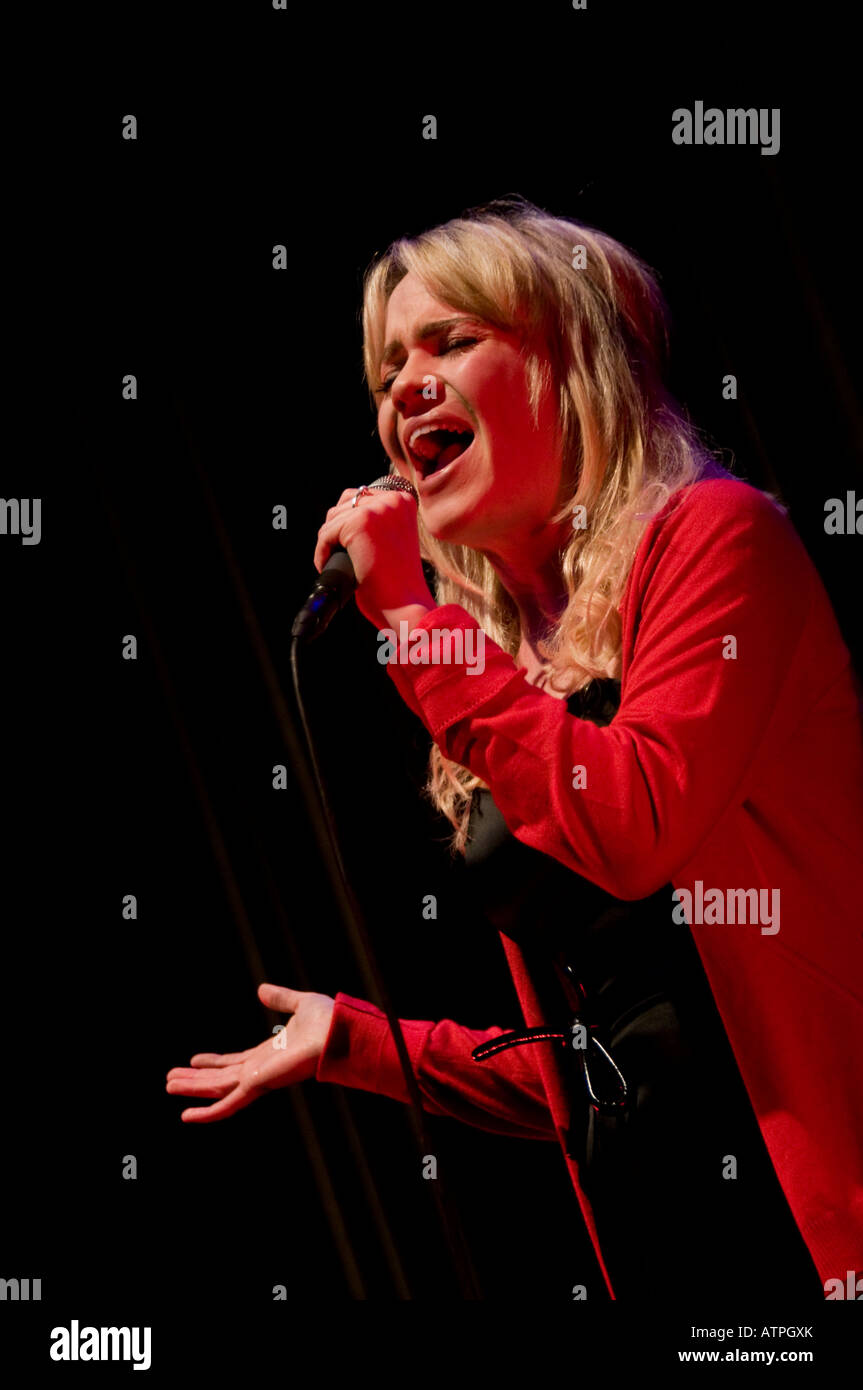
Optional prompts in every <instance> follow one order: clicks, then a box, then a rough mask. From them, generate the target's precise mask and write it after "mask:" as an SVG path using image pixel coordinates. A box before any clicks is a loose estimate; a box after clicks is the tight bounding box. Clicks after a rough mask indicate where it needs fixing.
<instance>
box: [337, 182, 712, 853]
mask: <svg viewBox="0 0 863 1390" xmlns="http://www.w3.org/2000/svg"><path fill="white" fill-rule="evenodd" d="M578 248H583V250H581V251H579V249H578ZM408 273H413V274H414V275H415V276H416V277H417V278H418V279H419V280H420V281H421V282H422V284H423V285H424V287H425V288H426V289H427V290H428V292H429V293H430V294H432V295H433V296H434V297H435V298H436V299H439V300H441V301H442V302H444V303H446V304H448V305H451V306H452V307H453V308H454V309H457V310H460V311H462V312H466V313H470V314H472V315H474V316H476V317H478V318H480V319H482V320H484V321H485V322H487V323H490V324H492V325H494V326H496V327H498V328H500V329H503V330H505V331H510V332H513V331H515V332H518V333H519V335H520V337H521V342H522V353H523V356H524V359H525V366H526V372H527V382H528V386H529V400H530V409H531V414H532V417H533V421H534V425H535V426H536V425H537V422H538V412H539V407H540V402H541V399H542V395H543V392H544V391H545V390H546V389H548V387H551V388H552V389H553V390H554V392H555V395H556V399H557V402H558V417H559V426H560V431H561V440H562V452H563V477H562V488H561V494H560V497H561V498H562V499H563V500H562V501H561V502H560V506H559V510H558V511H557V512H556V513H555V514H554V515H553V517H551V518H550V521H551V522H554V523H557V522H560V521H563V520H564V519H565V518H567V517H568V516H571V515H577V516H578V518H579V522H581V521H583V522H584V524H583V525H581V524H579V526H578V527H573V528H572V529H571V532H570V534H569V539H568V540H567V542H566V544H565V545H564V547H563V549H562V550H561V552H560V555H559V564H560V574H561V580H562V584H563V586H564V587H565V593H566V604H565V607H564V609H563V611H562V613H561V615H560V617H559V618H558V619H557V621H556V623H554V624H551V625H550V626H549V628H548V631H547V632H546V634H545V636H544V638H543V640H541V642H540V643H539V644H538V646H539V651H540V653H541V655H542V656H543V657H544V658H545V659H546V660H547V661H549V663H550V672H549V677H550V681H551V683H552V684H553V685H554V687H555V688H556V689H557V690H558V691H560V692H562V693H563V694H565V695H570V694H572V693H573V692H574V691H576V690H580V689H581V688H582V687H584V686H586V685H588V684H589V683H590V681H591V680H593V679H596V678H611V679H619V673H620V654H621V627H620V617H619V614H618V611H617V609H618V605H619V603H620V601H621V599H622V596H623V591H624V587H625V584H626V579H627V576H628V574H629V570H630V568H631V565H632V561H633V558H634V555H635V551H636V548H637V546H638V542H639V539H640V537H641V535H642V532H643V531H644V528H645V527H646V525H647V523H648V521H649V520H650V518H651V517H652V516H654V515H655V514H656V513H657V512H658V511H659V510H660V509H661V508H662V507H663V506H664V505H665V503H666V502H667V500H668V499H669V498H670V497H671V496H672V494H673V493H675V492H676V491H677V490H678V489H680V488H683V487H686V486H687V485H689V484H690V483H693V482H696V481H698V480H699V479H700V478H702V477H704V476H707V475H711V476H715V475H717V474H719V475H722V474H724V473H726V470H725V469H724V468H723V467H722V465H721V464H720V462H719V461H718V457H717V456H716V455H715V454H714V453H712V452H711V451H710V450H708V449H707V447H706V446H705V445H704V444H703V443H702V442H701V439H700V438H699V435H698V432H697V431H696V429H695V427H694V426H693V425H692V424H691V422H690V420H689V418H688V415H687V414H686V413H685V411H684V410H683V408H682V407H681V406H680V405H679V404H678V403H677V402H676V401H675V399H674V398H673V397H672V396H671V395H670V393H669V392H668V391H667V389H666V388H665V386H664V385H663V380H662V378H663V372H664V369H665V366H666V364H667V358H668V345H669V334H668V330H669V316H668V310H667V306H666V303H665V300H664V297H663V295H662V293H661V291H660V288H659V284H658V281H657V278H656V275H655V273H654V272H653V271H652V270H651V269H650V268H649V267H648V266H647V265H646V264H645V263H644V262H643V261H642V260H641V259H640V258H639V257H638V256H637V255H636V254H635V253H634V252H633V251H631V250H629V249H628V248H627V247H625V246H623V245H621V243H620V242H618V241H615V240H614V238H613V237H611V236H608V235H607V234H606V233H605V232H601V231H598V230H597V229H596V228H594V227H590V226H587V225H585V224H584V223H581V222H576V221H574V220H573V219H571V218H564V217H554V216H551V215H550V214H548V213H546V212H544V211H543V210H542V209H540V208H538V207H536V206H535V205H534V204H532V203H530V202H528V201H527V200H526V199H523V198H520V197H511V198H506V199H501V200H496V201H495V202H492V203H487V204H485V205H484V206H482V207H477V208H472V209H470V210H469V211H468V212H466V213H464V214H463V215H462V216H461V217H458V218H454V219H453V220H452V221H450V222H446V223H444V224H443V225H442V226H439V227H434V228H432V229H430V230H429V231H425V232H423V233H422V234H421V235H419V236H416V237H411V238H401V239H399V240H398V241H395V242H394V243H393V244H392V245H391V246H390V247H389V248H388V250H387V251H385V252H384V253H383V254H382V255H381V256H380V257H378V258H377V259H376V260H375V261H373V263H372V264H371V265H370V266H369V268H368V270H367V271H366V273H365V276H364V281H363V357H364V368H365V377H366V382H367V384H368V387H369V391H370V394H371V396H372V401H373V402H374V399H375V398H374V388H375V387H376V386H377V385H378V381H379V369H380V363H381V357H382V354H383V348H384V341H385V338H384V335H385V321H386V309H387V303H388V301H389V297H390V295H391V294H392V292H393V290H394V289H395V287H396V285H397V284H398V283H399V281H400V280H401V279H403V277H404V276H405V275H407V274H408ZM395 471H396V470H395V468H394V467H392V468H391V472H395ZM576 508H583V509H584V510H583V512H579V513H575V509H576ZM419 539H420V552H421V554H422V556H423V559H424V560H426V561H428V563H429V564H431V566H432V567H433V569H434V571H435V575H434V590H435V596H436V598H437V601H438V603H439V604H441V605H443V604H445V603H458V604H461V606H462V607H463V608H465V609H466V610H467V612H468V613H470V614H471V615H472V616H473V617H474V618H475V619H476V620H477V622H478V623H479V624H480V626H481V627H482V628H483V630H484V631H485V632H486V633H487V634H488V636H489V637H491V638H492V639H493V641H495V642H496V643H497V644H498V645H499V646H500V647H501V648H503V650H504V651H506V652H508V653H509V654H510V655H511V656H513V657H515V656H516V655H517V652H518V649H519V645H520V642H521V635H522V634H521V630H520V623H519V616H518V611H517V608H516V605H515V603H514V601H513V600H512V598H511V597H510V596H509V594H508V593H507V592H506V590H505V589H504V587H503V585H502V584H501V582H500V580H499V579H498V576H497V574H496V572H495V570H494V568H493V567H492V565H491V563H490V562H489V561H488V560H487V559H486V558H485V556H484V555H483V554H481V553H480V552H479V551H476V550H472V549H471V548H470V547H468V546H465V545H458V544H454V543H451V542H441V541H437V540H436V539H435V538H434V537H433V536H431V535H429V533H428V531H427V530H426V528H425V526H424V524H423V520H422V516H421V514H420V517H419ZM485 785H486V784H485V783H484V782H483V781H482V779H481V778H479V777H478V776H476V775H475V774H474V773H471V772H470V771H469V769H467V768H464V767H461V766H460V765H459V764H458V763H454V762H452V761H451V760H450V759H448V758H446V757H444V756H443V754H442V753H441V752H440V749H439V748H438V747H437V746H436V745H435V744H433V745H432V749H431V754H430V762H429V776H428V781H427V783H426V786H425V788H424V792H425V795H426V796H427V797H428V798H429V799H430V800H431V802H432V803H433V805H434V806H435V807H436V808H437V809H438V811H440V812H441V813H442V814H443V815H445V816H446V817H447V819H448V820H449V822H450V824H451V825H452V827H453V831H454V834H453V836H452V838H451V850H452V852H453V853H454V854H456V853H463V852H464V847H465V844H466V842H467V834H468V821H469V817H470V806H471V799H472V793H473V791H474V789H475V788H476V787H482V786H485Z"/></svg>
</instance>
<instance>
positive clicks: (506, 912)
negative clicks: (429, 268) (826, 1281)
mask: <svg viewBox="0 0 863 1390" xmlns="http://www.w3.org/2000/svg"><path fill="white" fill-rule="evenodd" d="M619 694H620V687H619V683H618V682H616V681H594V682H592V684H591V685H590V686H588V687H587V689H586V690H585V691H578V692H576V693H575V694H574V695H573V696H571V697H570V699H569V700H568V702H567V704H568V708H569V710H570V712H571V713H572V714H575V715H578V716H579V717H580V718H584V719H589V720H591V721H592V722H594V723H596V724H600V725H605V724H608V723H610V721H611V720H612V719H613V717H614V714H615V712H616V709H617V705H618V703H619ZM463 881H464V882H465V884H466V885H467V889H468V892H469V893H470V894H471V895H472V896H473V895H475V901H476V906H477V910H479V911H481V912H482V913H483V914H484V915H485V916H486V918H487V919H488V920H489V922H490V923H491V924H492V925H493V926H494V927H496V928H497V929H498V930H499V931H501V932H503V933H504V934H505V935H506V936H508V937H511V938H512V939H513V940H514V941H515V942H517V944H518V946H519V947H520V949H521V951H522V953H523V955H524V957H525V961H526V964H527V966H528V969H529V971H530V974H531V979H532V981H533V983H534V985H535V987H536V990H537V993H538V995H539V998H540V1000H541V1002H542V1007H543V1012H544V1017H545V1022H546V1023H547V1024H548V1025H549V1027H560V1028H562V1029H564V1030H568V1029H569V1027H570V1024H571V1020H572V1018H573V998H574V997H575V998H576V999H578V997H579V995H578V992H577V993H576V995H575V996H573V993H572V991H571V990H570V988H569V987H568V983H569V981H570V980H576V981H577V982H578V986H579V987H580V997H581V999H582V1001H584V1005H585V1007H584V1009H583V1011H582V1016H585V1015H586V1016H587V1018H588V1019H589V1022H590V1025H591V1034H592V1036H593V1037H595V1038H596V1040H597V1041H598V1042H599V1043H601V1044H602V1047H603V1048H604V1049H605V1052H606V1054H607V1055H608V1057H610V1059H611V1061H612V1062H613V1064H614V1065H615V1066H616V1068H617V1072H615V1071H614V1070H613V1068H612V1067H611V1065H610V1064H609V1063H607V1062H605V1061H604V1058H603V1053H602V1050H601V1049H599V1048H596V1047H595V1046H593V1047H592V1049H588V1051H587V1052H582V1054H581V1056H582V1057H587V1058H589V1059H592V1060H591V1062H590V1067H589V1073H590V1080H591V1084H592V1086H593V1088H594V1098H596V1097H597V1095H599V1096H600V1098H602V1097H606V1098H608V1099H610V1100H611V1101H612V1104H611V1106H610V1107H608V1108H609V1110H610V1114H606V1115H604V1114H603V1113H601V1111H599V1110H597V1108H596V1106H595V1105H594V1104H592V1103H591V1100H590V1098H589V1095H588V1088H587V1083H586V1080H585V1076H584V1074H583V1072H582V1070H581V1069H580V1063H576V1060H575V1054H573V1053H571V1052H570V1051H567V1052H566V1055H567V1061H566V1063H565V1065H566V1066H567V1067H568V1068H569V1070H570V1073H571V1084H570V1095H571V1097H572V1127H571V1131H570V1135H569V1152H570V1154H571V1155H572V1157H574V1158H575V1159H576V1162H577V1164H578V1170H579V1174H580V1177H581V1182H582V1186H583V1188H584V1190H585V1192H586V1194H587V1195H588V1197H589V1199H590V1202H591V1205H592V1207H593V1211H594V1216H595V1220H596V1225H597V1233H598V1236H599V1242H600V1246H601V1249H602V1252H603V1257H604V1259H605V1261H606V1265H607V1267H608V1271H609V1274H610V1276H611V1280H612V1283H613V1285H614V1288H615V1293H616V1296H617V1298H618V1299H620V1300H627V1301H629V1300H640V1301H644V1300H646V1299H648V1298H649V1299H651V1300H658V1301H666V1300H673V1301H675V1302H680V1301H681V1300H684V1301H685V1300H686V1299H687V1298H689V1297H692V1298H694V1299H699V1300H700V1299H702V1298H704V1297H709V1298H716V1299H722V1300H723V1302H728V1301H729V1300H735V1299H738V1298H749V1299H756V1300H758V1302H759V1303H763V1302H765V1301H767V1302H769V1301H770V1300H771V1299H772V1298H775V1297H779V1298H785V1299H788V1298H793V1299H795V1301H802V1302H804V1303H805V1304H810V1303H811V1302H813V1301H823V1299H824V1288H823V1285H822V1282H821V1279H820V1276H819V1274H818V1271H817V1269H816V1267H815V1264H814V1262H813V1260H812V1257H811V1255H810V1254H809V1251H808V1250H807V1248H806V1245H805V1243H804V1241H803V1238H802V1236H801V1235H800V1232H799V1230H798V1228H797V1225H796V1223H795V1221H794V1218H793V1216H792V1214H791V1210H790V1207H789V1206H788V1202H787V1200H786V1198H785V1194H784V1192H783V1191H782V1187H781V1185H780V1183H779V1180H778V1178H777V1176H776V1173H775V1171H774V1169H773V1165H772V1163H771V1162H770V1157H769V1154H768V1151H767V1148H766V1145H765V1144H764V1140H763V1138H762V1136H761V1131H760V1129H759V1126H758V1122H757V1120H756V1118H755V1114H754V1111H753V1109H752V1105H751V1102H750V1100H749V1097H748V1094H747V1092H746V1089H745V1087H744V1084H743V1081H742V1078H741V1076H740V1073H739V1070H738V1067H737V1063H736V1060H735V1057H734V1054H733V1052H732V1049H731V1046H730V1043H729V1041H728V1037H727V1035H726V1032H725V1028H724V1025H723V1023H722V1020H721V1017H720V1015H719V1012H718V1010H717V1008H716V1004H715V1002H714V1000H713V995H712V992H711V990H710V986H709V984H708V981H707V977H706V975H705V973H704V969H703V967H702V965H701V960H700V957H699V955H698V951H697V948H696V946H695V943H694V941H693V939H692V935H691V933H690V930H689V928H688V927H687V926H685V925H684V926H678V925H675V924H674V923H673V921H672V915H671V914H672V907H673V905H674V904H673V902H672V898H671V893H672V885H671V884H667V885H666V886H665V887H664V888H662V889H660V890H659V892H657V893H654V894H653V895H652V896H651V897H649V898H645V899H642V900H641V901H638V902H625V901H623V900H620V899H617V898H614V897H612V896H611V895H610V894H608V893H606V892H605V891H604V890H603V889H601V888H599V887H597V886H596V885H595V884H593V883H590V882H589V881H588V880H587V879H584V878H582V877H581V876H580V875H579V874H576V873H574V872H573V871H572V870H571V869H568V868H567V867H566V866H565V865H563V864H561V863H560V862H559V861H558V860H556V859H553V858H551V857H550V856H548V855H545V854H542V853H540V852H539V851H538V850H534V849H531V848H530V847H528V846H526V845H523V844H522V843H521V842H520V841H519V840H517V839H516V838H515V836H514V835H512V834H511V832H510V831H509V830H508V829H507V826H506V824H505V823H504V820H503V817H502V816H501V814H500V812H499V811H498V809H497V807H496V805H495V803H494V800H493V798H492V795H491V792H489V791H486V790H479V791H476V792H474V800H473V805H472V809H471V820H470V839H469V841H468V845H467V850H466V854H465V872H464V876H463ZM543 1045H544V1046H547V1045H548V1044H543ZM561 1050H562V1053H563V1052H564V1051H565V1049H564V1048H563V1047H562V1049H561ZM618 1072H619V1073H620V1074H622V1076H623V1078H624V1079H625V1082H626V1085H627V1089H628V1098H627V1104H626V1106H625V1107H620V1106H615V1105H614V1103H613V1102H614V1101H615V1099H616V1098H619V1095H620V1085H619V1081H618V1079H617V1074H618ZM730 1160H733V1161H734V1163H735V1164H736V1176H724V1174H727V1173H730V1172H731V1171H733V1164H732V1162H731V1161H730Z"/></svg>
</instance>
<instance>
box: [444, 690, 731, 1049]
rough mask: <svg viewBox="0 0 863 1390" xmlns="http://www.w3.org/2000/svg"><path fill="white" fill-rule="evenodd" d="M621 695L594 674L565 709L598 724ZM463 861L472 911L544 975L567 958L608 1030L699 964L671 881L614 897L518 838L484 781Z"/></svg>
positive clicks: (608, 717) (607, 721) (608, 720)
mask: <svg viewBox="0 0 863 1390" xmlns="http://www.w3.org/2000/svg"><path fill="white" fill-rule="evenodd" d="M619 703H620V682H619V681H593V682H591V684H590V685H589V686H588V687H586V689H585V690H580V691H576V692H575V693H574V694H573V695H571V696H570V697H569V699H568V700H567V708H568V709H569V712H570V714H574V715H576V716H577V717H578V718H581V719H588V720H590V722H591V723H594V724H597V725H599V726H600V727H605V726H606V725H607V724H610V723H611V721H612V719H613V718H614V715H615V714H616V712H617V708H618V705H619ZM465 866H466V869H467V874H466V876H465V877H466V882H467V884H468V891H469V892H470V893H471V894H474V893H475V894H476V901H477V908H478V910H479V911H481V912H482V913H483V915H484V916H485V917H486V918H487V919H488V920H489V922H491V923H492V924H493V925H494V926H495V927H497V929H498V931H501V932H503V933H504V935H506V936H509V937H511V938H512V940H513V941H516V942H517V943H518V944H519V946H520V947H521V948H522V949H523V950H524V951H525V952H526V953H527V955H528V956H530V957H531V960H532V962H533V963H534V965H541V964H542V963H544V964H545V971H544V973H545V974H548V966H549V964H550V963H552V962H554V961H557V962H558V963H559V964H563V963H564V962H566V963H568V964H570V965H572V967H573V968H574V970H575V973H576V975H577V976H578V978H579V981H580V983H581V984H582V985H583V987H584V989H585V991H586V993H587V995H588V997H589V999H591V1000H592V1002H593V1012H594V1014H595V1015H596V1018H595V1021H596V1022H597V1023H603V1024H604V1025H605V1026H606V1027H607V1028H609V1029H611V1028H613V1027H614V1024H615V1022H616V1020H617V1019H618V1018H619V1016H620V1015H621V1014H623V1013H624V1012H625V1011H628V1010H630V1009H631V1008H632V1007H633V1006H635V1005H637V1004H638V1003H639V1001H641V1000H643V999H645V998H646V997H648V996H651V995H653V994H654V993H656V992H657V991H658V990H661V989H664V988H667V987H668V986H669V983H670V978H671V977H672V976H674V975H677V974H678V973H679V971H680V970H681V969H682V968H688V969H689V970H691V969H693V968H694V969H695V970H696V972H698V971H700V968H701V967H700V960H699V958H698V955H697V952H696V948H695V944H694V942H693V941H692V938H691V935H690V933H689V930H688V928H687V927H685V926H680V925H676V924H675V923H674V922H673V921H672V916H671V914H672V909H673V907H674V902H673V900H672V896H671V894H672V891H673V888H672V885H671V884H670V883H668V884H665V885H664V886H663V887H662V888H660V889H658V890H657V892H655V893H653V894H652V895H651V896H650V897H648V898H642V899H640V900H638V901H635V902H626V901H624V900H623V899H620V898H615V897H613V896H612V895H611V894H610V893H607V892H606V891H605V890H604V889H602V888H599V887H598V886H597V885H596V884H595V883H591V882H590V881H589V880H588V879H586V878H583V877H582V876H581V875H580V874H577V873H576V872H575V871H574V870H572V869H570V868H567V866H566V865H565V864H562V863H560V861H559V860H557V859H553V858H552V857H551V856H550V855H547V854H543V853H542V852H541V851H539V850H535V849H532V848H530V846H528V845H523V844H522V843H521V841H520V840H517V839H516V837H515V836H514V835H513V834H512V832H511V831H510V830H509V829H508V828H507V825H506V823H505V821H504V819H503V816H502V815H501V813H500V811H499V810H498V808H497V806H496V805H495V802H494V799H493V797H492V794H491V792H490V791H488V790H487V789H485V788H480V789H478V790H477V791H475V792H474V794H473V804H472V807H471V817H470V831H469V840H468V843H467V846H466V852H465ZM541 973H542V972H541ZM711 1000H712V996H711ZM556 1012H557V1009H556ZM546 1022H547V1023H549V1024H551V1022H552V1020H551V1019H550V1018H547V1019H546Z"/></svg>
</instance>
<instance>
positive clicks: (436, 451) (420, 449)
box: [408, 425, 474, 481]
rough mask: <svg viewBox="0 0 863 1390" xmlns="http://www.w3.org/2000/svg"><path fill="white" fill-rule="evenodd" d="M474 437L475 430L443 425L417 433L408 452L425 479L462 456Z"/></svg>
mask: <svg viewBox="0 0 863 1390" xmlns="http://www.w3.org/2000/svg"><path fill="white" fill-rule="evenodd" d="M473 439H474V434H473V430H470V429H457V428H456V427H455V426H454V425H453V426H446V425H441V426H438V427H437V428H435V429H431V430H426V431H425V432H423V433H419V432H418V433H417V434H415V435H414V437H413V441H412V443H411V446H410V448H409V449H408V453H409V454H410V456H411V458H412V460H413V462H414V464H415V466H416V470H417V472H418V473H419V475H420V477H421V478H422V479H423V481H425V479H426V478H430V477H431V475H432V474H433V473H439V472H440V470H441V469H442V468H446V466H447V464H449V463H454V462H455V460H456V459H457V458H460V457H461V455H462V454H463V453H464V452H465V450H466V449H469V448H470V446H471V444H472V443H473Z"/></svg>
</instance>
